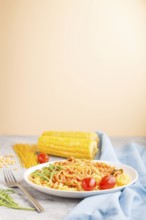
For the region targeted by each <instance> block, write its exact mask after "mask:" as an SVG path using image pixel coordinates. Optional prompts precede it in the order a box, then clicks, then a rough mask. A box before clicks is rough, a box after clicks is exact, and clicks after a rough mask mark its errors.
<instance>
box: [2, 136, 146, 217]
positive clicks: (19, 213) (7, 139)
mask: <svg viewBox="0 0 146 220" xmlns="http://www.w3.org/2000/svg"><path fill="white" fill-rule="evenodd" d="M36 142H37V137H32V136H29V137H28V136H0V155H5V154H10V153H13V154H14V155H15V157H14V159H15V160H16V164H15V165H13V166H10V167H11V168H12V169H15V168H17V170H13V173H14V174H15V177H16V178H17V180H18V181H20V182H21V183H22V185H23V186H24V187H26V188H27V190H28V191H29V192H30V193H31V194H32V195H33V196H34V197H35V198H36V199H37V200H38V201H39V202H40V204H41V205H42V206H43V207H44V209H45V212H43V213H38V212H37V211H24V210H15V209H10V208H6V207H3V206H0V220H10V219H13V220H63V219H64V217H65V216H66V215H67V214H68V213H69V212H70V211H71V210H72V209H73V208H74V207H75V206H76V205H77V204H78V203H79V202H80V199H70V198H61V197H55V196H51V195H47V194H44V193H41V192H38V191H36V190H35V189H33V188H31V187H30V186H28V185H27V183H25V182H24V180H23V174H24V172H25V169H24V168H22V167H21V165H20V163H19V159H18V157H17V156H16V154H15V153H14V151H13V149H12V147H11V146H12V145H13V144H15V143H30V144H31V143H36ZM111 142H112V144H113V146H114V147H120V146H123V145H125V144H128V143H131V142H137V143H139V144H141V145H143V146H146V137H116V138H112V137H111ZM55 159H58V158H55V157H50V161H53V160H55ZM0 188H7V187H6V186H5V182H4V178H3V173H2V169H1V168H0ZM14 190H15V192H16V193H15V194H12V197H13V198H14V199H15V201H17V202H18V203H19V204H21V205H24V206H29V203H28V201H27V198H26V197H25V196H23V193H22V192H20V191H19V189H14Z"/></svg>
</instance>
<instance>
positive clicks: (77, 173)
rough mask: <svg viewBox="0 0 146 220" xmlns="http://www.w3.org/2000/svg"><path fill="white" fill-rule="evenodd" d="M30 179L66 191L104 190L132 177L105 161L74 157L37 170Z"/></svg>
mask: <svg viewBox="0 0 146 220" xmlns="http://www.w3.org/2000/svg"><path fill="white" fill-rule="evenodd" d="M29 180H30V181H32V182H33V183H35V184H37V185H41V186H44V187H49V188H52V189H57V190H65V191H91V190H104V189H110V188H115V187H119V186H123V185H127V184H128V183H130V177H129V176H128V174H126V173H125V172H124V171H123V170H122V169H117V168H116V167H114V166H112V165H109V164H107V163H105V162H101V161H91V160H86V159H76V158H74V157H70V158H68V159H67V160H63V161H56V162H54V163H50V164H48V165H47V166H45V167H43V168H41V169H38V170H35V171H34V172H33V173H31V174H30V176H29Z"/></svg>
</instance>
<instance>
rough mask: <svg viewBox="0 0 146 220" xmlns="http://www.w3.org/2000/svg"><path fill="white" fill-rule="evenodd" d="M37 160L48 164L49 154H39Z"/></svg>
mask: <svg viewBox="0 0 146 220" xmlns="http://www.w3.org/2000/svg"><path fill="white" fill-rule="evenodd" d="M37 160H38V162H39V163H46V162H48V161H49V156H48V154H44V153H39V154H38V155H37Z"/></svg>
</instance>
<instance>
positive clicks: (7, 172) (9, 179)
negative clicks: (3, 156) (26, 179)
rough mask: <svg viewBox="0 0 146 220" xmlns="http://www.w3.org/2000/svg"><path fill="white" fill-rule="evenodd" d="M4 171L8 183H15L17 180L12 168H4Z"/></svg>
mask: <svg viewBox="0 0 146 220" xmlns="http://www.w3.org/2000/svg"><path fill="white" fill-rule="evenodd" d="M3 173H4V179H5V181H6V183H12V182H13V183H14V182H17V181H16V178H15V177H14V175H13V173H12V171H11V170H9V169H4V170H3Z"/></svg>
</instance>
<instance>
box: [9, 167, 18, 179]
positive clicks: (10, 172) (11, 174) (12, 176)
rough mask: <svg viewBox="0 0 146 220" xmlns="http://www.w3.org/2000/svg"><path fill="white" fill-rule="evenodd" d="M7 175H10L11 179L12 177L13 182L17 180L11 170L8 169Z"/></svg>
mask: <svg viewBox="0 0 146 220" xmlns="http://www.w3.org/2000/svg"><path fill="white" fill-rule="evenodd" d="M9 175H10V176H11V179H12V181H13V182H17V180H16V178H15V176H14V174H13V172H12V170H9Z"/></svg>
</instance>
